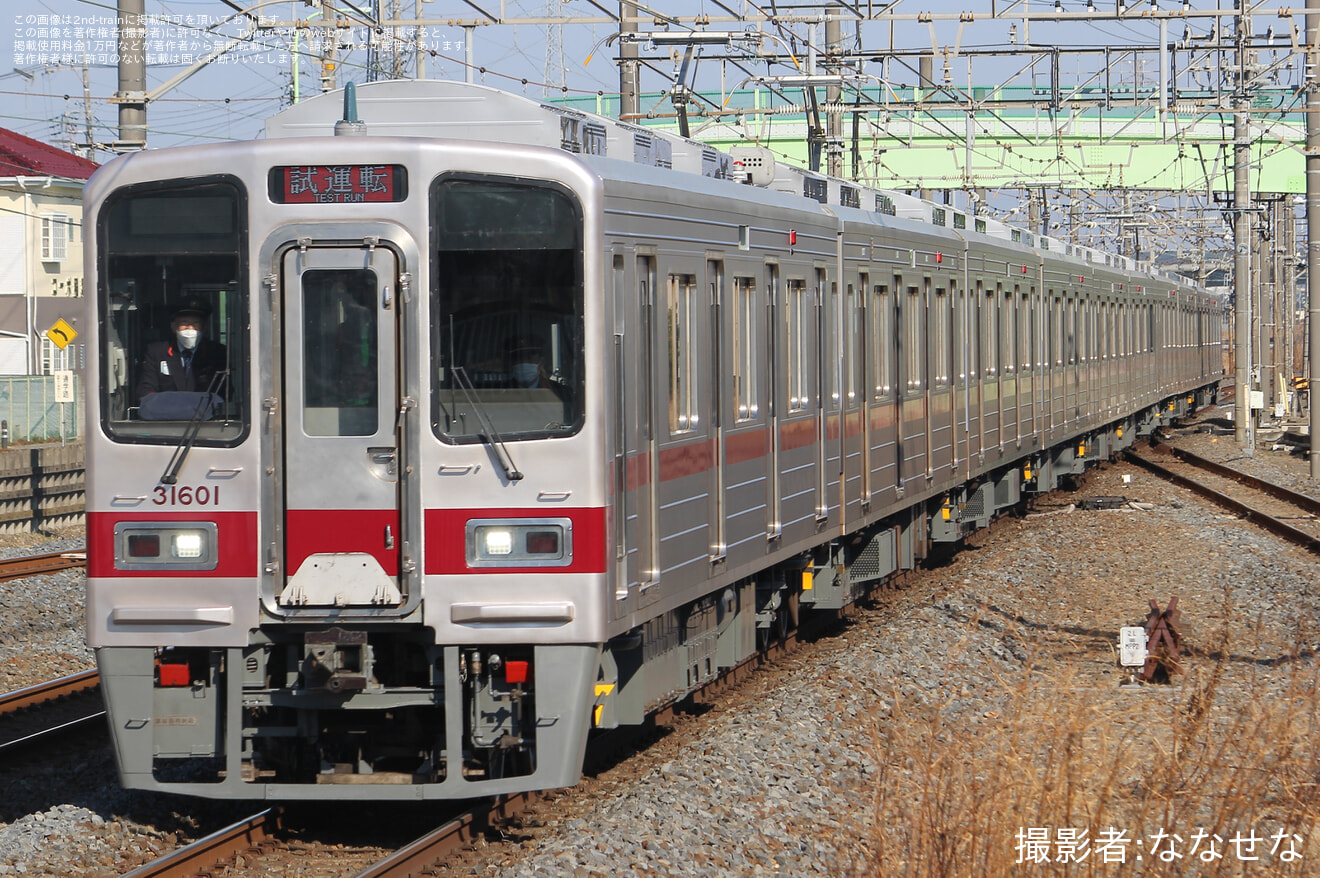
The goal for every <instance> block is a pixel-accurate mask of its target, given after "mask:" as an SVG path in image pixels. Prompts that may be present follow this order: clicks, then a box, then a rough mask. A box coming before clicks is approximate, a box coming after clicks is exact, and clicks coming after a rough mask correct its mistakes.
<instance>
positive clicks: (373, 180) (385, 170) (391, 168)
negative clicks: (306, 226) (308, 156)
mask: <svg viewBox="0 0 1320 878" xmlns="http://www.w3.org/2000/svg"><path fill="white" fill-rule="evenodd" d="M269 189H270V200H271V201H274V202H275V203H276V204H369V203H373V202H390V201H403V200H404V199H405V198H407V197H408V172H407V169H405V168H404V167H403V165H293V166H284V167H277V168H271V169H270V179H269Z"/></svg>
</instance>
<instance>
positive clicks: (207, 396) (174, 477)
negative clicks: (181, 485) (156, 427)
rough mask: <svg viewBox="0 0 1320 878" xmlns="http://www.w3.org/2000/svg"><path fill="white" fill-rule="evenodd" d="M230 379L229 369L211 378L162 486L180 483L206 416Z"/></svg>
mask: <svg viewBox="0 0 1320 878" xmlns="http://www.w3.org/2000/svg"><path fill="white" fill-rule="evenodd" d="M228 378H229V370H228V369H225V370H223V371H220V372H216V373H215V375H213V376H212V377H211V385H210V386H209V387H207V388H206V392H205V393H203V394H202V395H201V396H200V397H199V398H198V400H197V408H196V409H195V410H194V411H193V416H192V420H190V421H189V422H188V426H187V427H185V428H184V429H183V438H182V439H180V440H179V444H178V445H177V446H175V448H174V454H173V455H172V456H171V457H170V462H169V463H168V464H166V465H165V472H164V473H162V474H161V477H160V483H161V484H162V485H173V484H175V483H177V482H178V481H179V470H181V469H183V462H184V461H185V460H187V459H188V452H189V451H191V450H192V447H193V443H194V442H196V441H197V434H198V433H200V432H201V429H202V422H204V421H205V420H206V418H205V417H204V415H206V414H208V413H209V411H210V407H211V406H212V405H213V404H214V403H213V400H214V399H215V397H217V396H219V395H220V388H222V387H224V386H225V381H226V380H227V379H228Z"/></svg>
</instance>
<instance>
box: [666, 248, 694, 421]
mask: <svg viewBox="0 0 1320 878" xmlns="http://www.w3.org/2000/svg"><path fill="white" fill-rule="evenodd" d="M696 293H697V279H696V277H695V276H693V275H690V274H671V275H670V276H669V298H668V303H667V307H666V311H667V313H668V323H667V326H668V331H667V337H668V347H669V432H671V433H686V432H688V431H690V430H695V429H697V425H698V424H697V421H698V417H697V354H696V346H697V341H696V332H697V326H698V320H697V315H696V312H695V309H696V307H697V301H696V300H697V295H696Z"/></svg>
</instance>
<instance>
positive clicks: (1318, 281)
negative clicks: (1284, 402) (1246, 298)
mask: <svg viewBox="0 0 1320 878" xmlns="http://www.w3.org/2000/svg"><path fill="white" fill-rule="evenodd" d="M1318 65H1320V0H1306V256H1307V259H1306V298H1307V308H1308V311H1307V323H1308V324H1309V326H1308V327H1307V332H1308V334H1309V336H1310V344H1309V345H1308V346H1307V347H1308V350H1307V358H1306V374H1307V377H1308V379H1309V381H1308V384H1307V388H1308V390H1307V393H1306V398H1307V401H1308V403H1309V404H1310V407H1311V418H1310V424H1311V433H1310V441H1311V478H1312V479H1316V480H1320V447H1317V445H1316V436H1320V406H1318V405H1316V402H1315V379H1316V374H1315V357H1316V351H1320V268H1317V266H1320V70H1317V66H1318Z"/></svg>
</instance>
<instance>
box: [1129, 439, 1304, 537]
mask: <svg viewBox="0 0 1320 878" xmlns="http://www.w3.org/2000/svg"><path fill="white" fill-rule="evenodd" d="M1126 456H1127V459H1128V460H1131V461H1132V462H1133V463H1136V464H1137V465H1139V466H1142V467H1144V468H1146V469H1147V470H1149V471H1150V472H1152V473H1154V474H1155V475H1157V476H1159V477H1160V478H1162V479H1165V480H1167V481H1170V482H1173V483H1174V484H1175V485H1181V486H1182V487H1184V488H1188V489H1189V490H1191V491H1194V492H1196V493H1197V494H1200V495H1201V496H1202V497H1205V498H1206V499H1208V500H1210V501H1212V502H1214V503H1217V504H1219V505H1220V506H1223V507H1224V508H1225V509H1229V510H1232V511H1233V512H1236V513H1238V514H1239V515H1241V516H1242V517H1244V518H1246V519H1247V520H1249V521H1252V522H1255V523H1256V524H1258V525H1260V526H1261V527H1263V528H1265V529H1266V530H1268V531H1270V532H1271V533H1274V534H1277V535H1278V536H1281V537H1283V538H1284V539H1286V540H1288V541H1289V542H1291V543H1295V544H1297V545H1298V546H1301V547H1302V548H1304V549H1306V550H1307V551H1309V552H1311V553H1313V554H1316V555H1320V538H1316V537H1314V536H1312V535H1311V534H1309V533H1307V532H1306V531H1303V530H1299V529H1298V528H1295V527H1293V526H1292V525H1290V524H1288V523H1287V522H1284V521H1280V520H1279V519H1277V518H1275V517H1274V516H1272V515H1268V514H1266V513H1264V512H1261V511H1260V510H1258V509H1255V508H1253V507H1251V506H1248V505H1247V504H1246V503H1243V502H1242V501H1241V500H1238V499H1236V498H1234V497H1230V496H1228V495H1227V494H1224V493H1222V492H1220V491H1216V490H1215V489H1214V488H1211V487H1209V486H1208V485H1203V484H1201V483H1200V482H1198V481H1196V480H1195V479H1190V478H1188V477H1187V476H1184V475H1182V474H1181V473H1175V472H1173V471H1172V470H1170V469H1167V468H1166V467H1164V466H1161V465H1160V464H1158V463H1156V462H1155V461H1153V460H1151V459H1150V458H1148V457H1145V456H1143V455H1141V454H1137V453H1136V452H1135V451H1134V450H1133V449H1129V450H1128V451H1127V452H1126ZM1188 463H1189V464H1190V463H1191V462H1190V461H1188ZM1284 490H1286V489H1284Z"/></svg>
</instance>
